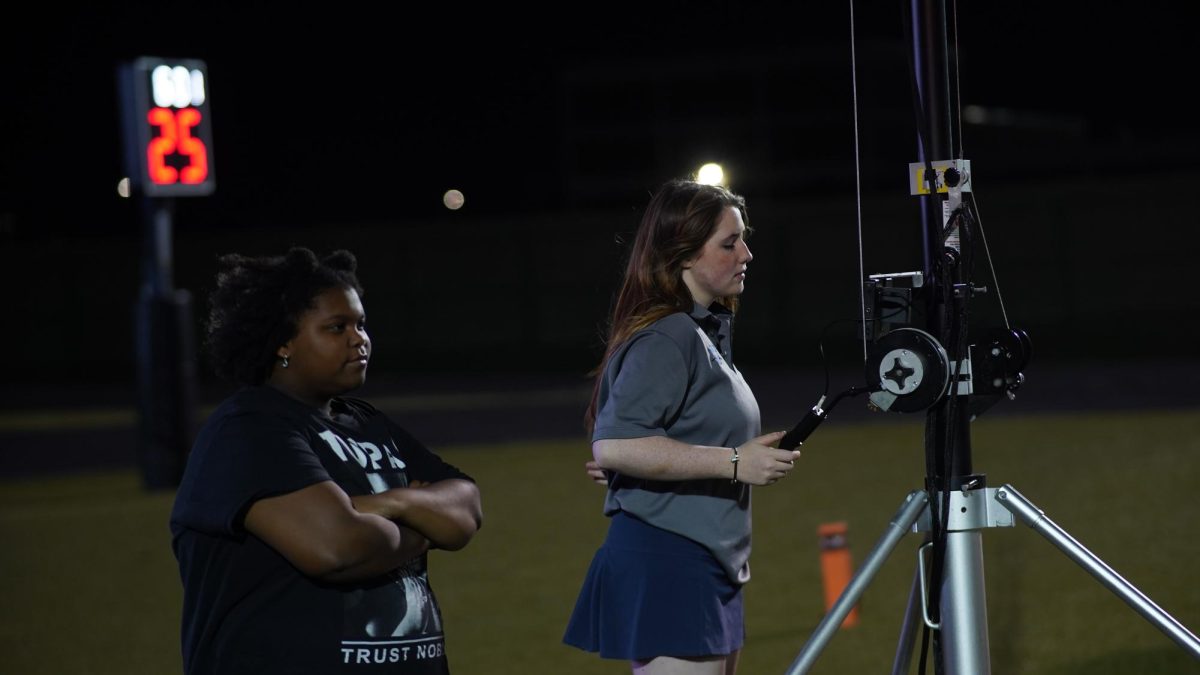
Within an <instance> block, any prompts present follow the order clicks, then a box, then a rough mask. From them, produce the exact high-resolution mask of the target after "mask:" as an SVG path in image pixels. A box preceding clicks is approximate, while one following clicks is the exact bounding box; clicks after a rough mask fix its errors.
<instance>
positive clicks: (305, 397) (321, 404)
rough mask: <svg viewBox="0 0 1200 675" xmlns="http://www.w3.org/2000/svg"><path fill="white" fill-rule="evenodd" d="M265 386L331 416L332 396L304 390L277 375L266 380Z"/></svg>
mask: <svg viewBox="0 0 1200 675" xmlns="http://www.w3.org/2000/svg"><path fill="white" fill-rule="evenodd" d="M267 386H268V387H271V388H272V389H275V390H276V391H278V392H280V393H282V394H284V395H285V396H287V397H288V398H291V399H294V400H296V401H299V402H301V403H303V404H304V405H307V406H310V407H313V408H316V409H317V410H318V411H320V412H321V413H322V414H323V415H325V416H326V417H332V409H331V408H332V402H333V397H326V396H321V395H318V394H314V393H312V392H304V391H303V390H301V389H300V388H299V387H297V386H295V385H294V384H292V383H290V382H287V381H286V380H282V379H280V378H277V377H272V378H271V379H269V380H267Z"/></svg>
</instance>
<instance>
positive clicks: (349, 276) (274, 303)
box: [205, 247, 363, 384]
mask: <svg viewBox="0 0 1200 675" xmlns="http://www.w3.org/2000/svg"><path fill="white" fill-rule="evenodd" d="M217 265H218V272H217V288H216V290H214V291H213V292H212V295H211V296H209V313H208V325H207V334H206V337H205V347H206V348H207V353H208V356H209V359H210V361H211V363H212V366H213V369H214V370H215V371H216V372H217V374H218V375H220V376H221V377H223V378H226V379H228V380H232V381H234V382H237V383H240V384H262V383H263V382H264V381H266V379H267V377H269V376H270V374H271V369H272V368H273V367H274V364H275V361H276V359H277V357H276V350H278V349H279V346H280V345H282V344H283V343H285V342H287V341H288V340H290V339H292V338H293V337H295V335H296V331H297V330H298V322H299V320H300V315H301V314H303V313H304V312H305V311H307V310H309V309H312V308H313V306H314V300H315V299H316V297H317V296H318V295H320V294H321V293H323V292H325V291H327V290H329V289H331V288H347V289H354V290H355V291H357V292H358V294H359V295H362V293H363V290H362V286H361V285H359V283H358V277H357V276H356V275H355V270H356V268H357V267H358V261H357V260H356V259H355V258H354V254H352V253H350V252H349V251H341V250H339V251H334V252H333V253H331V254H329V255H328V256H326V257H324V258H320V259H318V258H317V255H316V254H315V253H313V252H312V251H310V250H308V249H307V248H299V247H297V248H292V249H290V250H289V251H288V252H287V254H285V255H282V256H263V257H257V258H253V257H247V256H243V255H238V254H230V255H223V256H221V257H219V258H218V259H217Z"/></svg>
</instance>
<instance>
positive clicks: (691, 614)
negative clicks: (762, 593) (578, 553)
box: [563, 512, 746, 661]
mask: <svg viewBox="0 0 1200 675" xmlns="http://www.w3.org/2000/svg"><path fill="white" fill-rule="evenodd" d="M745 638H746V631H745V624H744V623H743V614H742V587H741V585H740V584H737V583H735V582H733V581H732V580H730V579H729V576H728V575H726V574H725V571H724V569H722V567H721V566H720V564H718V563H717V560H716V558H714V557H713V556H712V554H711V553H709V551H708V549H706V548H704V547H703V546H701V545H700V544H698V543H696V542H694V541H692V540H691V539H688V538H686V537H682V536H680V535H677V534H674V533H672V532H667V531H666V530H662V529H659V528H657V527H653V526H651V525H648V524H647V523H645V522H643V521H641V520H638V519H637V518H635V517H633V516H630V515H627V514H625V513H624V512H618V513H617V514H616V515H614V516H613V517H612V522H611V524H610V525H609V529H608V536H607V538H606V539H605V541H604V544H603V545H602V546H601V547H600V549H599V550H598V551H596V555H595V557H593V558H592V564H591V566H590V567H589V568H588V573H587V577H586V578H585V579H584V582H583V588H582V590H580V592H579V599H578V600H577V601H576V603H575V610H574V612H572V614H571V619H570V621H569V622H568V624H567V630H566V634H565V635H564V636H563V642H565V643H566V644H568V645H572V646H574V647H578V648H580V649H583V650H585V651H590V652H599V654H600V656H602V657H604V658H609V659H625V660H630V661H633V660H637V661H644V660H648V659H651V658H654V657H656V656H674V657H680V658H687V657H698V656H719V655H724V654H730V653H732V652H735V651H737V650H739V649H741V647H742V643H743V642H744V641H745Z"/></svg>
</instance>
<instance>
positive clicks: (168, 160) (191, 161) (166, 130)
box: [120, 57, 216, 197]
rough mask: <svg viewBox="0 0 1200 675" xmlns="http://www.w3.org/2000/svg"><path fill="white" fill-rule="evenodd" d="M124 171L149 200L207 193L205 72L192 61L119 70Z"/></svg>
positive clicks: (151, 61) (155, 61)
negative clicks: (123, 139)
mask: <svg viewBox="0 0 1200 675" xmlns="http://www.w3.org/2000/svg"><path fill="white" fill-rule="evenodd" d="M120 83H121V90H122V91H121V94H122V95H121V104H122V108H123V124H124V129H125V134H124V137H125V156H126V161H125V165H126V171H127V172H128V173H129V179H130V181H131V183H132V184H133V187H134V189H135V190H138V191H140V192H141V193H142V194H144V195H146V196H148V197H183V196H201V195H207V194H211V193H212V191H213V190H214V189H216V178H215V174H214V173H213V155H212V148H213V144H212V129H211V126H210V124H211V121H210V116H209V106H208V69H207V68H206V67H205V65H204V62H203V61H197V60H195V59H175V60H168V59H160V58H153V57H142V58H139V59H137V60H136V61H133V62H132V63H130V64H127V65H125V66H123V67H122V69H121V71H120Z"/></svg>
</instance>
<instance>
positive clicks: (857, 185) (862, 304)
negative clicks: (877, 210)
mask: <svg viewBox="0 0 1200 675" xmlns="http://www.w3.org/2000/svg"><path fill="white" fill-rule="evenodd" d="M850 91H851V98H852V99H853V105H854V206H855V210H856V213H857V223H858V306H859V309H861V310H862V326H863V331H862V345H863V363H866V362H867V291H866V287H865V284H864V283H863V279H865V278H866V265H865V264H864V263H863V229H862V171H861V169H860V152H859V147H858V49H857V47H856V46H855V43H854V0H850ZM822 357H824V352H822ZM828 375H829V371H828V370H826V380H825V389H826V392H828V390H829V378H828Z"/></svg>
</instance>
